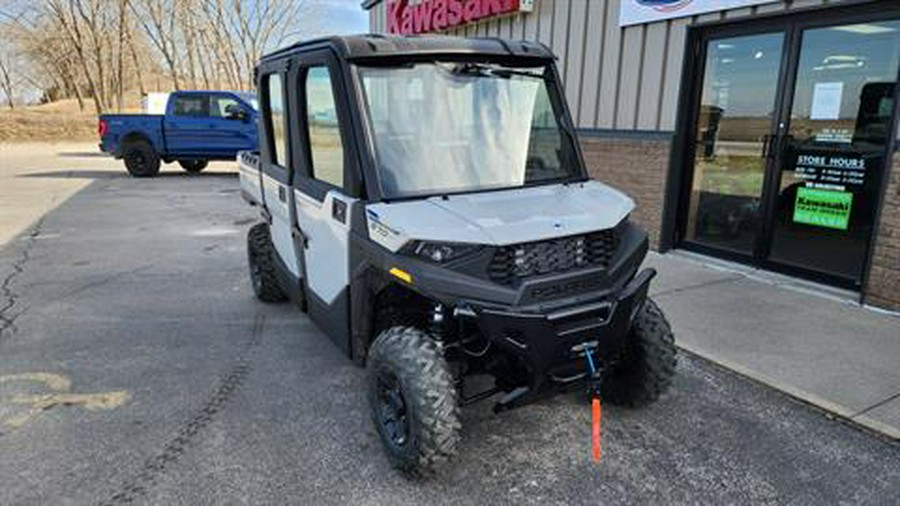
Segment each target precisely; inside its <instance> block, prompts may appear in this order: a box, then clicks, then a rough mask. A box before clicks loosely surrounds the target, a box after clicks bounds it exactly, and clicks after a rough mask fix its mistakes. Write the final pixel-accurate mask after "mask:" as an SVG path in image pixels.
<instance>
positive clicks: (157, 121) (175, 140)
mask: <svg viewBox="0 0 900 506" xmlns="http://www.w3.org/2000/svg"><path fill="white" fill-rule="evenodd" d="M257 109H258V107H257V101H256V95H254V94H251V93H243V92H235V91H178V92H175V93H172V94H171V95H170V96H169V102H168V104H167V105H166V113H165V115H157V114H104V115H101V116H100V119H99V122H98V125H97V133H98V134H99V135H100V150H101V151H103V152H105V153H109V154H111V155H113V156H115V157H116V158H121V159H122V160H124V162H125V168H127V169H128V173H129V174H131V175H132V176H134V177H153V176H155V175H156V174H157V173H158V172H159V165H160V162H165V163H171V162H174V161H177V162H178V163H179V165H181V167H182V168H184V170H186V171H188V172H191V173H196V172H200V171H201V170H203V169H204V168H205V167H206V165H207V163H208V162H209V160H234V159H235V157H236V156H237V153H238V151H243V150H254V151H255V150H257V149H259V148H258V147H257V145H258V133H257V118H258V116H259V113H258V111H257Z"/></svg>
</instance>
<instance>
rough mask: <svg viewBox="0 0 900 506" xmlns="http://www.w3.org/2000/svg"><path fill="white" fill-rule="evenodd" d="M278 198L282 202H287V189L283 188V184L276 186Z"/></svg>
mask: <svg viewBox="0 0 900 506" xmlns="http://www.w3.org/2000/svg"><path fill="white" fill-rule="evenodd" d="M278 200H280V201H282V202H287V190H285V189H284V186H281V185H279V186H278Z"/></svg>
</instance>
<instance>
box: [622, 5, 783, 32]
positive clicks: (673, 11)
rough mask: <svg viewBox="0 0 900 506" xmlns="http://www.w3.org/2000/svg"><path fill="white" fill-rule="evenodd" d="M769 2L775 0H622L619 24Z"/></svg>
mask: <svg viewBox="0 0 900 506" xmlns="http://www.w3.org/2000/svg"><path fill="white" fill-rule="evenodd" d="M767 3H773V0H622V4H621V7H620V9H619V26H628V25H637V24H640V23H652V22H654V21H662V20H664V19H672V18H681V17H685V16H694V15H696V14H705V13H707V12H717V11H724V10H727V9H738V8H741V7H749V6H751V5H759V4H767Z"/></svg>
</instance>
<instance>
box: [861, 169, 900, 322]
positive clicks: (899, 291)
mask: <svg viewBox="0 0 900 506" xmlns="http://www.w3.org/2000/svg"><path fill="white" fill-rule="evenodd" d="M890 178H891V179H890V181H889V182H888V187H887V191H886V192H885V195H884V204H883V205H882V208H881V222H880V223H879V224H878V232H877V236H876V239H875V251H874V252H873V254H872V268H871V271H870V273H869V283H868V286H866V289H865V294H866V297H865V299H866V303H867V304H872V305H875V306H881V307H886V308H889V309H895V310H900V152H895V153H894V163H893V168H892V169H891V175H890Z"/></svg>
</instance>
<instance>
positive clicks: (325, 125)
mask: <svg viewBox="0 0 900 506" xmlns="http://www.w3.org/2000/svg"><path fill="white" fill-rule="evenodd" d="M306 119H307V124H308V125H309V151H310V154H311V156H312V160H311V161H312V177H313V178H315V179H318V180H319V181H323V182H326V183H328V184H331V185H334V186H336V187H338V188H343V186H344V147H343V144H342V143H341V132H340V128H339V126H338V119H337V110H336V108H335V103H334V94H333V91H332V88H331V75H330V74H329V72H328V68H327V67H312V68H310V69H309V71H308V72H307V74H306Z"/></svg>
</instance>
